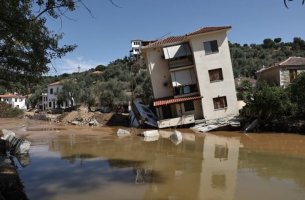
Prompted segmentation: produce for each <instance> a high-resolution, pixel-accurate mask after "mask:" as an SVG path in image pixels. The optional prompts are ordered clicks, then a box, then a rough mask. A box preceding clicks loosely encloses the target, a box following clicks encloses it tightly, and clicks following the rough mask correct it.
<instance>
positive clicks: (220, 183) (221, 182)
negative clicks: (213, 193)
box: [212, 174, 226, 189]
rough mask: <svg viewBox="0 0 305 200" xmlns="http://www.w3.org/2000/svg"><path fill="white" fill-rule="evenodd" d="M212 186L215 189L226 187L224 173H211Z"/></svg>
mask: <svg viewBox="0 0 305 200" xmlns="http://www.w3.org/2000/svg"><path fill="white" fill-rule="evenodd" d="M212 187H213V188H215V189H224V188H225V187H226V176H225V175H224V174H213V175H212Z"/></svg>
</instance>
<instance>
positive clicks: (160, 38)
mask: <svg viewBox="0 0 305 200" xmlns="http://www.w3.org/2000/svg"><path fill="white" fill-rule="evenodd" d="M169 34H171V32H168V33H166V34H164V35H162V36H161V37H159V38H157V40H161V39H163V38H164V37H165V36H167V35H169Z"/></svg>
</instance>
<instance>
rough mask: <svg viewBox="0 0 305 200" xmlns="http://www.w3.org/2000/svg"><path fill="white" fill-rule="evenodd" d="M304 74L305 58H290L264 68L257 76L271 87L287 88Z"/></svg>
mask: <svg viewBox="0 0 305 200" xmlns="http://www.w3.org/2000/svg"><path fill="white" fill-rule="evenodd" d="M302 72H305V58H302V57H289V58H288V59H286V60H284V61H282V62H280V63H276V64H274V65H273V66H271V67H268V68H264V67H263V68H262V69H260V70H259V71H257V72H256V76H257V77H258V79H259V80H265V81H266V82H267V83H269V84H271V85H277V86H282V87H287V86H288V85H289V84H290V83H292V82H293V80H294V79H295V78H296V77H297V75H298V74H300V73H302Z"/></svg>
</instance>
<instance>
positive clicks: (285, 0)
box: [284, 0, 305, 8]
mask: <svg viewBox="0 0 305 200" xmlns="http://www.w3.org/2000/svg"><path fill="white" fill-rule="evenodd" d="M287 1H293V0H284V4H285V6H286V8H288V5H287ZM304 3H305V0H302V5H304Z"/></svg>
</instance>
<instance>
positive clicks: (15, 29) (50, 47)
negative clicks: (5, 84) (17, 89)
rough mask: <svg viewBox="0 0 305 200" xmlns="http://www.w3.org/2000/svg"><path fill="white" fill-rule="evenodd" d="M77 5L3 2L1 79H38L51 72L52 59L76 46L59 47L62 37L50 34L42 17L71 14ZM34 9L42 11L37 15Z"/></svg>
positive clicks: (56, 0) (47, 0)
mask: <svg viewBox="0 0 305 200" xmlns="http://www.w3.org/2000/svg"><path fill="white" fill-rule="evenodd" d="M75 4H76V1H75V0H37V1H33V0H9V1H7V0H0V5H1V6H0V80H1V79H2V80H5V81H12V80H18V81H22V80H24V81H27V80H34V79H37V78H39V77H40V76H41V75H42V74H44V73H46V72H48V70H49V67H48V66H47V65H48V64H49V63H50V62H51V60H52V59H54V58H61V57H62V56H64V55H65V54H66V53H67V52H70V51H72V50H73V49H74V48H75V47H76V46H75V45H64V46H60V45H59V41H60V40H61V39H62V37H63V35H62V34H55V33H54V32H52V31H50V30H49V29H48V28H47V26H46V18H45V17H43V16H44V15H43V14H49V16H51V17H54V18H57V17H59V16H60V15H61V14H62V10H61V9H67V10H69V11H72V10H74V9H75ZM35 6H36V7H37V6H38V7H40V10H41V12H40V13H38V14H37V15H35V14H34V12H33V7H35Z"/></svg>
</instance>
